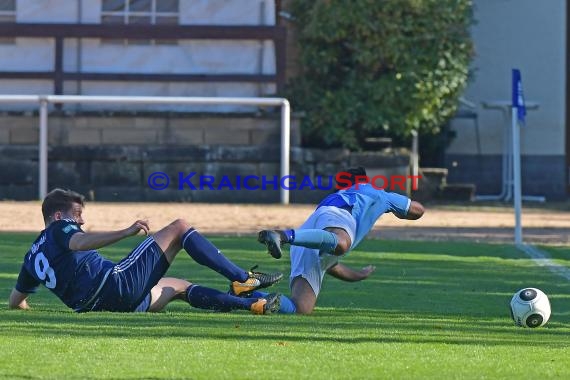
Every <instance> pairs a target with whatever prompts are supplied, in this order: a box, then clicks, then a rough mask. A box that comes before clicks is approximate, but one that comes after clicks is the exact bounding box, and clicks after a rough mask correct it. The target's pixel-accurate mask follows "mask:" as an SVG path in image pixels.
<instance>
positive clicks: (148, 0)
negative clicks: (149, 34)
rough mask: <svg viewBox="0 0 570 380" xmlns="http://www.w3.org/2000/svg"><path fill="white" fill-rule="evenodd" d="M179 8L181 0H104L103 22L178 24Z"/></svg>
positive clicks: (170, 42) (160, 42)
mask: <svg viewBox="0 0 570 380" xmlns="http://www.w3.org/2000/svg"><path fill="white" fill-rule="evenodd" d="M0 1H2V0H0ZM179 9H180V8H179V0H102V2H101V23H102V24H121V25H131V24H139V25H141V24H142V25H159V24H161V25H165V24H166V25H178V18H179V17H178V16H179V12H180V11H179ZM104 41H105V42H106V43H114V44H130V45H149V44H152V45H155V44H156V45H163V44H167V45H173V44H176V43H177V41H176V40H150V41H149V40H138V39H137V40H133V39H128V40H127V39H104Z"/></svg>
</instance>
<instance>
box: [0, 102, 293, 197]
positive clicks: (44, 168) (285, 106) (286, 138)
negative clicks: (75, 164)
mask: <svg viewBox="0 0 570 380" xmlns="http://www.w3.org/2000/svg"><path fill="white" fill-rule="evenodd" d="M0 103H36V104H39V114H40V120H39V142H38V161H39V162H38V163H39V181H38V182H39V183H38V186H39V188H38V195H39V199H40V200H41V199H43V198H44V197H45V196H46V194H47V184H48V154H47V152H48V106H49V104H50V103H81V104H117V103H122V104H187V105H220V104H225V105H243V106H261V107H280V108H281V120H280V124H281V156H280V175H281V178H282V179H283V181H284V186H281V188H280V189H279V196H280V202H281V203H282V204H284V205H286V204H289V191H288V190H287V189H288V188H289V186H288V185H289V182H288V181H289V180H288V178H289V171H290V163H289V161H290V149H291V106H290V105H289V101H288V100H287V99H285V98H261V97H244V98H239V97H185V96H181V97H174V96H93V95H0Z"/></svg>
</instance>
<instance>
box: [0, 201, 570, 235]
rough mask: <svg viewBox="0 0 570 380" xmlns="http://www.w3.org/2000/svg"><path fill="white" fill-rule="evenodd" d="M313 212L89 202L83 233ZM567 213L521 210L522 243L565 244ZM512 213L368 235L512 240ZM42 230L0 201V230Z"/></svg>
mask: <svg viewBox="0 0 570 380" xmlns="http://www.w3.org/2000/svg"><path fill="white" fill-rule="evenodd" d="M313 210H314V206H312V205H289V206H281V205H241V204H199V203H89V204H87V207H86V208H85V211H84V218H85V221H86V225H85V229H86V230H88V231H108V230H113V229H120V228H124V227H127V226H129V225H130V224H131V223H132V222H134V221H135V220H137V219H148V220H149V221H150V223H151V228H152V229H153V230H158V229H160V228H161V227H163V226H164V225H166V224H168V223H170V222H171V221H172V220H174V219H176V218H184V219H186V220H188V221H189V222H190V223H191V224H192V225H194V226H195V227H196V228H197V229H199V230H200V231H202V232H204V233H205V234H210V235H214V234H216V235H241V236H248V235H250V236H252V238H253V237H254V236H255V233H256V232H257V231H258V230H260V229H266V228H285V227H297V226H299V225H300V224H301V223H303V221H304V220H305V219H306V218H307V216H309V214H310V213H311V212H312V211H313ZM569 216H570V215H569V213H568V212H562V211H553V210H550V209H535V208H532V209H524V210H523V218H522V223H523V227H524V230H523V233H524V240H525V242H528V243H534V244H539V243H543V244H556V245H560V244H563V245H567V244H570V217H569ZM513 226H514V215H513V211H512V209H510V208H507V207H477V206H474V207H459V208H450V207H447V206H433V207H430V206H428V207H427V211H426V214H425V215H424V217H423V218H421V219H420V220H418V221H407V220H400V219H397V218H396V217H394V216H392V215H385V216H383V217H382V218H381V219H380V220H379V221H378V222H377V223H376V225H375V227H374V230H373V231H372V232H371V237H381V238H386V239H403V240H409V239H413V240H442V241H450V240H457V241H462V240H468V241H481V242H504V243H511V242H512V241H513ZM41 229H43V222H42V216H41V204H40V202H0V231H33V232H38V231H40V230H41Z"/></svg>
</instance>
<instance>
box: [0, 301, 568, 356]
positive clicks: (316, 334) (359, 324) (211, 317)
mask: <svg viewBox="0 0 570 380" xmlns="http://www.w3.org/2000/svg"><path fill="white" fill-rule="evenodd" d="M0 315H1V322H0V326H1V327H2V328H1V329H2V330H3V331H5V332H9V336H15V337H18V338H17V339H19V338H22V337H26V336H28V337H33V338H34V339H36V338H41V337H54V336H57V337H60V338H61V337H78V338H81V339H101V338H123V339H124V338H127V339H147V338H152V339H154V338H165V337H169V338H192V339H206V340H212V339H214V340H235V339H241V340H244V339H245V340H253V341H256V340H260V341H276V342H290V343H304V342H311V343H314V342H339V343H356V344H358V343H429V344H433V343H442V344H458V345H492V346H495V345H506V346H508V345H519V346H520V345H524V346H533V347H550V348H552V347H568V342H567V337H568V334H569V333H570V328H569V327H568V326H567V325H563V324H560V323H553V324H551V325H550V326H549V328H541V329H534V330H531V329H522V328H516V327H515V326H514V325H513V324H512V323H511V322H510V321H508V320H507V319H505V320H496V319H479V318H464V317H461V316H456V315H449V314H443V313H442V314H433V313H432V314H426V313H415V314H406V313H400V312H395V311H381V310H370V309H352V310H346V309H345V310H337V309H332V310H331V309H329V310H318V311H317V313H316V314H314V315H311V316H283V315H276V316H251V315H248V314H245V313H231V314H226V313H224V314H222V313H207V312H166V313H159V314H113V313H89V314H73V313H62V312H51V311H49V310H44V311H32V312H19V311H13V312H3V313H0ZM4 340H5V338H4Z"/></svg>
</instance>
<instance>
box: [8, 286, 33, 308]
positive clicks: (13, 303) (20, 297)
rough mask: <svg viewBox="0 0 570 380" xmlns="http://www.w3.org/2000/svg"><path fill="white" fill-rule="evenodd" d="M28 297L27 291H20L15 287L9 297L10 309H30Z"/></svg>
mask: <svg viewBox="0 0 570 380" xmlns="http://www.w3.org/2000/svg"><path fill="white" fill-rule="evenodd" d="M27 299H28V295H27V294H26V293H22V292H19V291H17V290H16V289H15V288H14V289H12V293H10V298H9V299H8V307H9V308H10V309H21V310H28V309H29V308H30V307H29V306H28V301H27Z"/></svg>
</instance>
